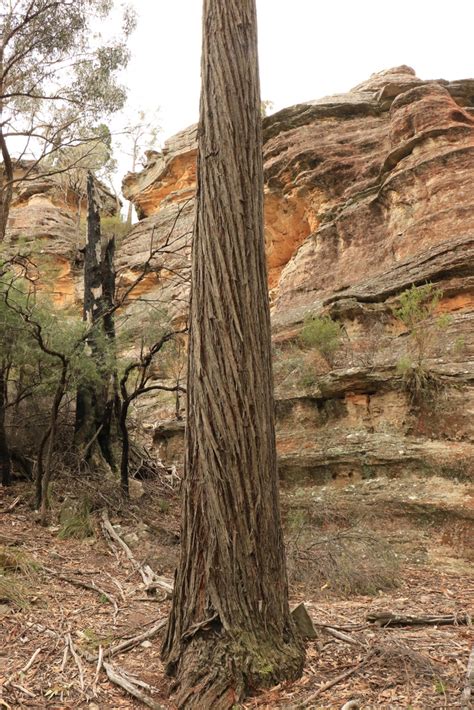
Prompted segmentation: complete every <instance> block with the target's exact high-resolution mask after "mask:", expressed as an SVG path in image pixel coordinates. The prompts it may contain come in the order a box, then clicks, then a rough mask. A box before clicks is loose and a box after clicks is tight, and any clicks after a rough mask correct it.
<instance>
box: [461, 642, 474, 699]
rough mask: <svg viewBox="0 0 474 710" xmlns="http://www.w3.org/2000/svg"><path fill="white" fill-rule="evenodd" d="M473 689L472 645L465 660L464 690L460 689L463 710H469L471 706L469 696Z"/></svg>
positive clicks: (473, 649) (473, 663)
mask: <svg viewBox="0 0 474 710" xmlns="http://www.w3.org/2000/svg"><path fill="white" fill-rule="evenodd" d="M473 691H474V646H473V647H472V651H471V655H470V656H469V661H468V662H467V671H466V684H465V686H464V690H463V691H462V697H461V708H462V709H463V710H469V708H471V707H472V704H471V697H472V694H473Z"/></svg>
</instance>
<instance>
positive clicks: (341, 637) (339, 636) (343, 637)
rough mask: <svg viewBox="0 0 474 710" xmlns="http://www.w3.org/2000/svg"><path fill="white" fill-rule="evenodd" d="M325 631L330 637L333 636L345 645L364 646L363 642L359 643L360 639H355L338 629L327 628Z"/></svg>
mask: <svg viewBox="0 0 474 710" xmlns="http://www.w3.org/2000/svg"><path fill="white" fill-rule="evenodd" d="M324 631H325V632H326V633H327V634H329V635H330V636H333V637H334V638H335V639H338V640H339V641H344V642H345V643H349V644H351V646H363V645H364V644H363V643H362V641H359V640H358V639H355V638H353V637H352V636H349V634H344V633H343V632H342V631H338V630H337V629H333V628H332V626H325V627H324Z"/></svg>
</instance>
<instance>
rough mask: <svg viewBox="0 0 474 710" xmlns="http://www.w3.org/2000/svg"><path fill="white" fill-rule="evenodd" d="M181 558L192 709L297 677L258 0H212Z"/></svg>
mask: <svg viewBox="0 0 474 710" xmlns="http://www.w3.org/2000/svg"><path fill="white" fill-rule="evenodd" d="M190 333H191V334H190V345H189V367H188V387H187V390H188V419H187V429H186V463H185V479H184V485H183V495H184V510H183V523H182V531H181V545H182V547H181V558H180V562H179V567H178V571H177V576H176V586H175V589H176V591H175V596H174V600H173V608H172V612H171V616H170V620H169V624H168V629H167V635H166V639H165V643H164V647H163V657H164V660H165V662H166V667H167V671H168V672H169V673H170V674H173V675H175V676H176V683H175V689H176V690H177V696H176V700H177V705H178V707H180V708H200V709H202V710H204V709H207V708H213V709H214V710H227V709H228V708H231V707H232V706H233V704H235V703H238V702H240V700H241V699H242V698H243V697H244V696H245V695H246V694H247V693H248V692H249V691H251V690H254V689H256V688H258V687H259V686H270V685H273V684H276V683H279V682H281V681H284V680H288V679H295V678H297V677H298V676H299V675H300V674H301V671H302V666H303V661H304V650H303V647H302V644H301V641H300V640H299V638H298V637H297V635H296V631H295V629H294V626H293V623H292V621H291V619H290V614H289V609H288V589H287V575H286V565H285V556H284V546H283V536H282V528H281V521H280V513H279V497H278V479H277V464H276V449H275V433H274V400H273V385H272V368H271V349H270V318H269V306H268V290H267V274H266V263H265V249H264V229H263V167H262V138H261V119H260V90H259V78H258V60H257V26H256V10H255V0H227V1H226V2H225V3H224V2H221V0H204V39H203V57H202V92H201V109H200V126H199V158H198V188H197V215H196V224H195V231H194V242H193V262H192V295H191V310H190Z"/></svg>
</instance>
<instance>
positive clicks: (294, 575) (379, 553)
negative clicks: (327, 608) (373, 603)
mask: <svg viewBox="0 0 474 710" xmlns="http://www.w3.org/2000/svg"><path fill="white" fill-rule="evenodd" d="M321 532H322V531H321ZM311 533H312V534H311ZM314 533H315V531H311V530H309V529H307V530H305V529H304V528H302V529H300V531H299V532H298V533H296V534H295V535H294V536H293V540H290V541H289V542H288V544H287V549H288V553H287V554H288V569H289V576H290V580H291V581H292V582H296V583H305V584H310V585H311V587H312V588H313V589H317V590H319V591H320V592H324V594H325V595H327V594H329V595H333V594H336V595H338V596H342V597H350V596H352V595H355V594H369V595H373V594H376V593H377V592H378V591H379V590H381V589H382V590H383V589H390V588H391V587H394V586H396V585H397V580H398V570H399V565H398V561H397V558H396V556H395V554H394V553H393V551H392V549H391V548H390V545H389V544H388V543H387V542H386V541H384V540H383V539H382V538H381V537H380V536H379V535H376V534H374V533H372V531H370V530H368V529H366V528H364V527H362V526H361V527H354V528H350V529H347V530H338V531H334V532H332V533H327V534H316V535H315V534H314Z"/></svg>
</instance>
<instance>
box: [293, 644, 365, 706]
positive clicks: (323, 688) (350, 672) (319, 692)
mask: <svg viewBox="0 0 474 710" xmlns="http://www.w3.org/2000/svg"><path fill="white" fill-rule="evenodd" d="M376 653H377V652H376V651H371V652H370V653H368V654H367V656H366V657H365V658H363V659H362V661H360V663H358V664H357V665H356V666H354V667H353V668H350V669H349V670H347V671H344V673H341V674H340V675H338V676H336V677H335V678H333V679H332V680H330V681H328V682H327V683H324V685H322V686H321V687H320V688H318V690H317V691H316V692H315V693H313V694H312V695H310V696H309V698H306V700H305V701H304V704H303V707H305V708H306V707H308V706H309V705H311V704H312V703H313V702H314V701H315V700H316V698H319V696H320V695H322V694H323V693H325V692H326V690H329V689H330V688H332V687H333V686H334V685H337V683H340V682H341V681H343V680H345V679H346V678H349V677H350V676H351V675H354V673H357V671H359V670H360V669H361V668H363V667H364V666H367V665H368V664H369V663H370V661H371V660H372V659H373V657H374V656H375V655H376Z"/></svg>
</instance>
